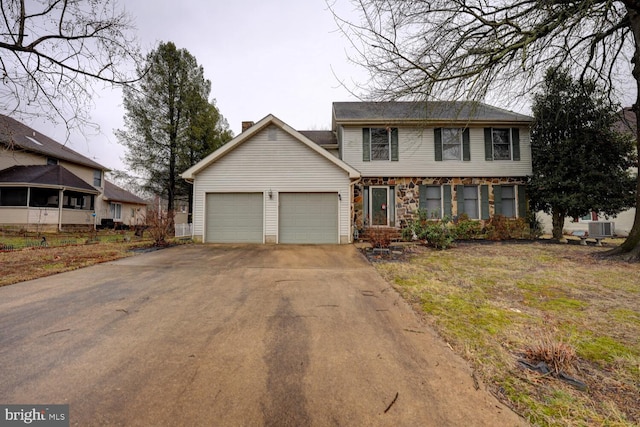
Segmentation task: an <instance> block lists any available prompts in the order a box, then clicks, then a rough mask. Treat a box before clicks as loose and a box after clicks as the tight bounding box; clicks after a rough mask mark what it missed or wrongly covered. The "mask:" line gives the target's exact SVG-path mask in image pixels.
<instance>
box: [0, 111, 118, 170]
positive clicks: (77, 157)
mask: <svg viewBox="0 0 640 427" xmlns="http://www.w3.org/2000/svg"><path fill="white" fill-rule="evenodd" d="M0 144H2V145H5V146H7V147H8V148H9V149H10V150H15V149H16V148H20V149H22V150H25V151H30V152H32V153H37V154H41V155H43V156H46V157H54V158H56V159H60V160H65V161H67V162H70V163H77V164H79V165H83V166H88V167H90V168H94V169H100V170H108V168H106V167H104V166H102V165H101V164H99V163H97V162H94V161H93V160H91V159H89V158H88V157H85V156H83V155H82V154H80V153H78V152H76V151H74V150H72V149H71V148H69V147H66V146H65V145H63V144H60V143H59V142H56V141H54V140H53V139H51V138H49V137H48V136H46V135H44V134H42V133H40V132H38V131H36V130H35V129H33V128H30V127H29V126H27V125H25V124H24V123H21V122H19V121H17V120H15V119H13V118H11V117H9V116H5V115H3V114H0Z"/></svg>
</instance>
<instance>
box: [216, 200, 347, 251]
mask: <svg viewBox="0 0 640 427" xmlns="http://www.w3.org/2000/svg"><path fill="white" fill-rule="evenodd" d="M278 198H279V200H278V202H279V206H278V220H277V223H278V242H279V243H338V195H337V193H280V194H279V195H278ZM206 212H207V221H206V237H205V239H206V241H207V242H215V243H262V242H263V236H264V234H265V233H264V224H265V221H264V213H265V209H264V195H263V194H262V193H214V194H207V201H206Z"/></svg>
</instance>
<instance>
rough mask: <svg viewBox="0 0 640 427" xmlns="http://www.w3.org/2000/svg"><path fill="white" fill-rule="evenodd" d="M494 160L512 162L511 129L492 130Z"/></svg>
mask: <svg viewBox="0 0 640 427" xmlns="http://www.w3.org/2000/svg"><path fill="white" fill-rule="evenodd" d="M491 136H492V139H493V160H511V132H510V130H509V129H492V131H491Z"/></svg>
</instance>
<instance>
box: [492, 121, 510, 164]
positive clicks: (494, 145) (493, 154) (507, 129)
mask: <svg viewBox="0 0 640 427" xmlns="http://www.w3.org/2000/svg"><path fill="white" fill-rule="evenodd" d="M496 130H500V131H504V130H506V131H507V135H508V136H509V144H508V145H509V158H508V159H496V142H495V139H494V131H496ZM500 145H506V144H500ZM491 157H492V159H493V160H494V161H496V162H500V161H513V130H512V128H503V127H501V128H494V127H492V128H491Z"/></svg>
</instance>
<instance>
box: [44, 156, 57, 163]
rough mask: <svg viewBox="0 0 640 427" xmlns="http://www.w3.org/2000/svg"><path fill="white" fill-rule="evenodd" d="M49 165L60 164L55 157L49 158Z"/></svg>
mask: <svg viewBox="0 0 640 427" xmlns="http://www.w3.org/2000/svg"><path fill="white" fill-rule="evenodd" d="M47 164H48V165H57V164H58V159H56V158H55V157H47Z"/></svg>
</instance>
